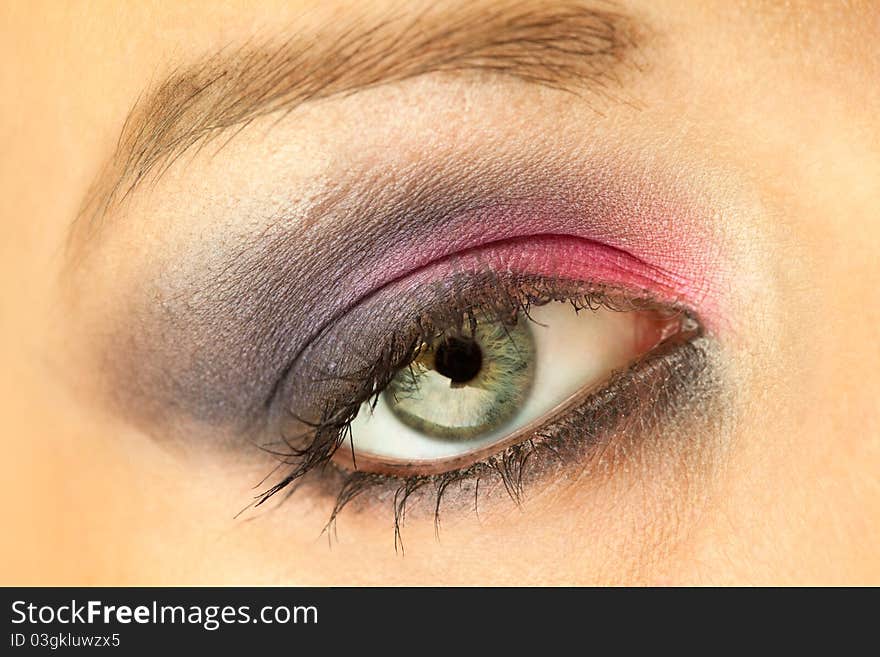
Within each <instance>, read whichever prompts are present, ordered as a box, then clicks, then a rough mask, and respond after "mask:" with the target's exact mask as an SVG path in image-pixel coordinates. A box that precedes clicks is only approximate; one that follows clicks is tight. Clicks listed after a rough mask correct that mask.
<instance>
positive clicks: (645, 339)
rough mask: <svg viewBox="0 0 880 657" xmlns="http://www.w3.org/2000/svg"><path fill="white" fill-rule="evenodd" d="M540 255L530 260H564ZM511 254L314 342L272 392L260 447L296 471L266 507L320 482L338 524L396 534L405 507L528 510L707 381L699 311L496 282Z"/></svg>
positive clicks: (609, 287) (410, 288)
mask: <svg viewBox="0 0 880 657" xmlns="http://www.w3.org/2000/svg"><path fill="white" fill-rule="evenodd" d="M544 242H545V243H542V240H541V239H535V240H533V241H532V242H531V243H530V244H529V245H528V246H526V247H525V248H524V249H523V250H525V251H533V252H537V251H542V250H543V251H545V255H549V254H552V252H553V250H554V249H556V248H559V247H560V243H559V242H560V241H559V240H546V241H544ZM563 242H564V241H563ZM573 242H574V243H575V244H574V245H571V244H569V245H568V247H569V248H575V249H576V248H577V247H578V245H577V240H573ZM511 248H523V245H522V244H514V245H510V244H507V245H504V244H502V245H500V246H498V245H491V246H489V247H487V248H485V249H481V250H479V251H478V252H477V253H468V254H466V255H465V256H452V257H450V258H446V259H443V260H442V261H441V262H439V263H436V264H434V265H429V266H427V267H425V268H422V269H420V270H419V271H418V272H417V273H416V274H414V275H412V276H407V277H404V278H402V279H401V280H398V281H395V282H394V283H392V284H391V285H388V286H386V287H384V288H382V289H380V290H377V291H375V292H373V293H371V294H370V295H368V297H367V298H366V300H365V301H364V302H362V303H361V304H359V305H358V306H356V307H355V308H354V309H352V310H351V311H350V312H348V313H347V314H346V315H345V316H344V317H341V318H339V319H338V320H337V321H336V322H334V323H333V324H332V325H330V326H328V327H326V328H325V329H323V330H322V331H321V332H320V333H319V334H318V335H317V336H316V337H315V339H314V340H313V341H312V342H311V343H310V344H309V346H308V347H307V348H306V349H304V350H303V351H302V353H301V354H300V355H299V356H298V357H297V359H296V362H295V364H294V365H293V366H292V367H291V369H290V370H289V371H288V372H287V373H286V377H287V378H286V381H285V382H284V383H283V384H282V385H280V386H279V387H278V389H277V391H276V394H275V399H274V400H273V404H275V410H274V421H273V425H274V426H275V427H277V429H276V431H277V432H278V433H279V435H280V436H281V438H280V440H278V439H276V440H270V442H269V443H267V444H266V445H265V446H264V447H265V449H267V451H269V452H271V453H272V454H274V455H275V456H277V457H279V458H280V460H281V462H282V463H283V464H284V466H285V467H286V468H287V471H286V472H285V474H284V476H283V477H281V479H280V481H278V482H277V483H275V484H274V485H272V486H271V487H269V488H268V489H267V490H265V491H264V492H263V493H262V495H261V496H260V497H259V499H258V503H260V504H261V503H263V502H265V501H267V500H268V499H270V498H271V497H273V496H274V495H275V494H277V493H279V492H281V491H282V490H284V489H285V488H287V487H289V486H292V485H294V484H296V483H302V482H308V483H309V484H310V485H311V486H312V487H313V489H317V490H319V491H320V492H321V493H322V494H326V495H330V496H333V497H334V500H335V502H334V506H333V511H332V514H331V520H332V519H335V517H336V516H337V514H338V513H340V512H341V511H342V509H343V508H344V507H345V506H347V505H349V504H351V503H353V502H355V501H357V503H360V504H363V503H365V502H366V503H370V502H379V503H383V502H384V503H387V505H388V508H389V510H390V512H391V513H393V515H394V518H395V527H399V523H400V521H401V518H402V517H403V515H404V513H405V511H406V509H407V507H412V506H421V507H422V508H423V509H428V510H430V511H431V512H432V513H434V514H435V520H437V519H438V518H439V514H440V512H441V509H442V508H443V506H444V504H446V503H450V504H453V505H454V504H455V501H456V499H458V500H459V501H461V500H465V499H466V500H471V499H476V500H477V503H494V502H497V499H498V498H499V497H512V498H513V499H514V500H515V501H519V500H520V499H521V498H522V496H523V495H526V494H528V491H529V488H530V487H540V486H541V485H542V482H546V480H547V479H548V478H550V479H552V478H553V477H554V476H555V475H558V474H559V473H560V472H562V471H564V470H565V469H571V468H572V467H577V465H578V464H582V463H583V462H584V460H588V459H590V458H591V457H595V456H596V455H597V454H599V453H601V452H602V451H603V450H604V449H605V448H607V446H608V445H609V444H613V442H614V441H615V440H620V436H619V435H618V434H619V433H620V432H621V431H623V432H626V431H630V432H631V431H632V428H633V427H640V430H642V431H648V430H649V429H650V425H651V423H653V422H657V421H659V419H660V418H662V416H663V415H664V414H665V413H671V412H673V411H674V409H675V406H676V405H677V404H681V403H684V401H685V398H686V397H687V396H688V393H687V391H688V390H690V386H692V385H694V384H695V383H696V382H698V381H702V380H703V376H702V375H703V371H704V369H705V366H706V362H705V361H706V354H705V352H704V349H703V345H702V340H703V339H704V331H703V328H702V326H701V324H700V322H699V320H698V319H697V317H696V316H695V315H694V313H693V312H692V311H691V310H689V309H688V308H686V307H684V306H683V305H681V304H680V303H678V302H677V301H675V300H674V299H660V298H657V297H656V296H653V295H652V293H651V291H649V290H646V289H637V288H627V287H625V286H622V285H619V284H614V283H613V281H612V282H605V281H597V280H590V279H589V278H582V279H577V278H571V277H564V276H558V275H551V274H550V273H549V272H547V271H544V272H543V273H534V272H530V271H528V270H527V266H525V265H524V267H525V268H524V269H522V270H518V269H517V268H516V267H517V265H514V266H512V267H508V268H507V269H505V270H501V271H499V270H496V269H495V268H494V266H493V264H492V263H493V262H496V261H498V260H499V259H498V257H497V255H498V254H497V251H499V250H509V249H511ZM599 248H601V247H597V246H595V245H592V246H590V247H589V249H590V250H591V251H595V250H596V249H599ZM594 255H595V254H594ZM504 261H505V262H507V263H508V264H509V263H510V262H511V260H510V259H509V258H506V259H504ZM513 262H516V259H514V260H513ZM523 262H524V263H525V262H528V260H524V261H523ZM480 487H482V488H483V492H482V494H481V493H480V490H479V489H480ZM459 506H460V505H459Z"/></svg>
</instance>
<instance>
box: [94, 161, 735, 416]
mask: <svg viewBox="0 0 880 657" xmlns="http://www.w3.org/2000/svg"><path fill="white" fill-rule="evenodd" d="M349 177H350V174H349ZM687 198H688V196H687V194H686V193H684V192H682V191H681V190H676V189H674V187H673V186H671V185H669V184H665V185H661V184H660V183H659V181H655V180H653V179H652V178H650V177H649V176H647V174H645V175H639V176H636V175H634V174H629V175H624V174H622V173H621V172H620V169H619V168H611V167H608V166H604V167H602V166H592V167H585V170H574V169H572V170H566V171H561V170H559V168H553V167H550V166H548V165H547V164H546V163H544V165H541V166H538V165H532V166H524V165H521V166H518V167H515V168H511V169H504V168H503V167H500V165H499V163H487V164H485V166H482V167H474V166H470V167H463V168H455V167H452V166H449V167H442V166H439V165H438V163H421V164H417V165H415V166H414V167H413V168H412V170H409V171H404V170H397V171H395V172H394V176H393V181H391V180H384V181H383V180H377V179H376V177H375V176H373V177H364V178H363V179H362V180H357V179H346V180H345V181H340V182H338V183H337V184H335V185H333V186H331V187H330V188H329V189H327V190H325V191H324V193H323V194H322V196H321V197H320V198H319V199H317V200H312V201H310V202H309V203H303V204H300V205H297V204H296V203H292V204H291V205H290V207H289V209H287V210H285V211H283V212H282V213H281V214H277V213H276V214H275V215H274V216H272V217H271V218H268V217H267V218H266V220H265V225H266V228H265V230H263V231H261V232H259V233H255V234H252V235H246V236H243V237H242V238H241V239H240V240H238V241H236V239H230V238H229V236H225V239H224V240H222V243H223V244H224V247H223V248H222V249H218V248H217V246H216V245H215V243H213V242H212V241H211V240H206V241H205V242H204V243H203V244H200V245H196V246H195V247H194V249H195V250H194V251H193V252H191V253H190V254H189V255H188V256H187V258H186V262H185V264H180V263H177V266H176V267H175V268H174V269H171V268H165V269H164V270H163V269H162V268H161V267H160V268H158V269H157V271H156V272H155V275H154V278H153V280H152V281H151V282H150V283H149V284H147V285H145V286H144V287H143V289H142V290H141V291H139V292H138V293H137V294H132V295H131V301H130V307H129V309H128V313H127V314H126V315H125V321H122V322H120V325H119V326H118V328H117V329H116V330H115V331H114V332H113V334H112V337H111V340H109V341H108V343H107V345H106V348H107V349H109V350H111V351H114V352H115V353H117V354H119V353H122V352H124V353H126V354H127V356H126V357H125V358H123V359H112V360H113V362H116V363H118V368H117V369H118V370H119V373H118V375H114V374H113V372H111V376H113V378H114V381H115V385H114V394H115V395H116V397H117V399H118V400H119V402H120V404H121V405H123V406H126V407H128V408H129V409H131V408H133V407H135V406H136V412H137V413H138V414H140V415H141V416H142V418H143V419H144V420H146V421H149V422H153V423H156V422H160V423H162V424H164V427H163V428H169V427H173V426H174V425H175V423H176V420H175V416H180V415H184V416H186V417H188V418H190V419H193V420H195V421H198V422H207V423H211V424H223V423H227V424H228V423H235V424H237V425H242V424H249V423H252V422H255V421H258V420H259V417H260V414H261V413H262V409H264V408H265V405H266V404H267V403H268V402H269V400H270V398H271V397H272V395H273V394H274V392H275V391H276V389H277V387H278V386H279V385H280V381H281V380H282V379H283V377H284V376H285V373H286V372H287V370H288V369H289V368H290V366H291V364H292V362H293V360H294V359H295V358H296V357H297V355H298V354H300V353H301V352H302V350H303V349H304V348H305V347H306V346H307V345H309V344H310V343H311V342H312V341H313V340H314V338H315V337H316V336H317V335H318V334H319V333H321V332H322V331H325V330H326V329H327V327H328V326H331V325H332V324H333V323H335V322H338V321H340V320H341V319H342V318H345V317H347V316H348V315H351V313H352V311H353V310H354V309H355V308H356V307H358V306H359V304H363V303H364V301H365V299H367V298H369V297H370V296H371V295H375V294H377V291H378V290H380V289H382V288H384V287H387V286H389V285H390V284H391V283H394V282H396V281H401V280H404V279H406V278H407V277H410V276H415V277H416V279H417V278H418V276H419V275H424V272H427V271H429V270H430V271H432V272H434V274H432V275H436V276H442V275H443V267H447V268H449V269H450V270H458V271H463V270H468V269H469V270H471V271H472V272H478V271H479V270H480V268H481V267H483V266H485V267H486V268H487V269H488V270H495V271H499V272H505V271H507V272H514V273H516V272H520V273H532V274H539V275H543V276H551V277H553V276H555V277H567V278H575V279H580V280H591V281H594V282H597V283H606V284H613V285H616V286H618V287H625V288H629V289H635V290H637V291H642V290H644V291H647V292H649V293H650V294H651V296H653V297H654V298H657V299H661V300H667V301H670V302H675V303H679V304H681V305H684V306H686V307H688V308H691V309H693V310H694V311H696V312H697V313H698V315H699V317H700V319H701V320H702V321H703V323H704V325H705V326H706V327H707V328H708V329H709V330H710V331H711V330H713V329H720V328H721V327H723V325H724V322H725V318H724V314H723V307H724V302H723V295H724V290H725V274H724V268H723V266H722V264H721V262H720V261H719V260H718V259H717V257H716V256H715V255H713V254H717V252H718V249H717V248H713V245H712V237H711V235H710V234H709V230H708V229H707V227H706V226H707V222H705V221H703V218H704V217H705V216H707V215H708V213H709V212H710V209H709V208H700V207H699V206H698V204H696V203H693V202H691V201H689V200H687ZM432 263H434V264H433V265H432ZM429 265H431V267H429ZM434 265H436V268H435V269H432V267H434ZM420 272H421V273H420ZM416 279H414V280H416ZM400 302H401V303H402V304H405V303H407V299H406V298H401V299H400ZM352 316H355V315H352ZM132 318H134V319H135V320H137V331H133V330H132ZM368 321H372V320H370V319H369V318H367V317H364V322H365V323H364V324H363V325H361V327H360V330H361V331H369V330H370V327H369V325H367V324H366V322H368ZM379 325H380V326H382V327H383V330H393V326H390V325H389V324H388V323H386V322H380V323H379ZM351 338H352V339H355V338H356V333H354V334H352V336H351ZM123 347H124V348H123ZM133 400H136V402H137V403H136V404H132V403H130V402H131V401H133Z"/></svg>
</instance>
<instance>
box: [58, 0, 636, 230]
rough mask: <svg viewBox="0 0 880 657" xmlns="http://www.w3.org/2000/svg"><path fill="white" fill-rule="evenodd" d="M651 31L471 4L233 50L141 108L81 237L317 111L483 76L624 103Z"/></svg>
mask: <svg viewBox="0 0 880 657" xmlns="http://www.w3.org/2000/svg"><path fill="white" fill-rule="evenodd" d="M609 6H610V5H608V4H607V3H605V4H603V7H609ZM644 31H645V30H644V26H641V25H640V24H638V23H637V22H636V21H635V20H634V19H633V18H631V17H628V16H626V15H624V14H621V13H619V12H617V11H614V10H612V9H610V8H601V9H600V8H596V7H595V6H592V5H587V4H585V3H583V2H577V1H569V2H565V1H563V2H558V3H554V4H550V5H548V4H547V3H534V2H508V3H503V4H500V5H498V4H493V5H492V6H491V7H489V6H486V5H481V4H472V3H467V4H466V5H465V6H457V7H449V6H446V5H444V6H443V7H442V8H439V9H438V8H436V7H433V8H429V9H426V10H423V11H421V12H419V13H417V14H414V15H412V14H404V15H395V16H392V17H389V18H386V19H384V20H379V21H377V22H374V23H370V22H368V21H367V20H366V19H363V18H361V19H359V20H358V19H354V20H352V21H351V22H349V23H348V24H343V25H340V26H336V27H327V28H324V29H322V30H319V31H318V32H316V33H313V34H311V35H306V34H294V35H293V36H291V37H289V38H287V39H285V40H282V41H280V42H279V41H278V40H277V39H275V40H271V41H269V42H267V43H263V44H258V43H254V42H253V41H251V42H248V43H245V44H244V45H242V46H241V47H239V48H238V49H236V50H230V49H229V48H224V49H222V50H221V51H219V52H217V53H215V54H212V55H209V56H207V57H204V58H203V59H201V60H200V61H197V62H195V63H193V64H192V65H189V66H187V67H186V68H182V69H179V70H176V71H174V72H173V73H172V74H171V75H170V76H168V77H167V78H165V79H164V80H163V81H162V82H160V83H159V84H158V85H156V86H154V87H153V89H152V90H149V91H147V92H145V93H143V94H142V95H141V97H140V98H138V100H137V101H136V102H135V104H134V106H133V107H132V109H131V111H130V112H129V114H128V116H127V118H126V119H125V122H124V124H123V127H122V130H121V133H120V135H119V138H118V141H117V145H116V149H115V151H114V153H113V154H112V156H111V158H110V159H109V161H108V162H107V163H106V164H105V165H104V167H103V169H102V171H101V172H100V174H99V175H98V178H97V179H96V181H95V182H94V183H93V185H92V186H91V187H90V189H89V191H88V193H87V195H86V199H85V201H84V203H83V205H82V206H81V210H80V212H79V214H78V217H77V220H76V221H75V222H74V227H73V228H74V230H73V231H72V233H73V232H79V231H81V230H85V231H86V232H87V233H90V232H91V231H92V230H94V229H96V228H97V226H99V225H100V224H101V223H102V220H103V218H104V217H105V215H106V214H107V213H108V212H109V211H111V210H112V209H114V208H115V207H117V206H118V205H119V204H120V203H121V202H122V201H124V200H125V198H127V197H128V196H129V195H130V194H131V193H132V192H133V191H134V190H135V188H136V187H137V186H138V185H139V184H140V183H141V182H143V181H144V180H146V179H148V178H150V177H151V176H152V177H153V178H156V177H158V176H160V175H161V174H162V173H163V172H164V171H165V170H166V169H167V168H168V167H169V166H170V165H171V164H173V163H174V161H175V160H176V159H177V158H178V157H179V156H180V155H182V154H183V153H184V152H186V151H187V150H188V149H189V148H191V147H193V146H196V145H198V147H202V146H204V145H205V144H206V143H207V142H208V141H210V140H213V139H215V138H217V137H218V136H220V135H221V134H225V133H227V132H231V134H230V136H229V137H228V138H229V139H231V138H232V137H233V136H234V135H235V134H237V133H238V132H239V131H240V130H243V129H244V128H245V127H247V126H248V124H250V123H251V122H252V121H254V120H255V119H258V118H261V117H264V116H267V115H270V114H273V113H276V112H284V113H288V112H291V111H292V110H294V109H295V108H296V107H298V106H299V105H301V104H302V103H306V102H309V101H313V100H318V99H325V98H330V97H332V96H337V95H348V94H353V93H356V92H357V91H360V90H364V89H369V88H371V87H376V86H379V85H384V84H389V83H394V82H402V81H405V80H408V79H411V78H415V77H418V76H423V75H427V74H431V73H442V74H472V75H473V74H476V75H479V74H484V75H490V76H494V77H503V78H507V79H514V80H519V81H522V82H525V83H530V84H536V85H541V86H544V87H549V88H552V89H557V90H561V91H566V92H570V93H574V94H577V95H580V94H582V93H583V92H585V91H589V92H590V93H594V94H600V95H605V96H612V97H613V94H611V91H610V90H611V88H613V87H614V86H617V85H619V84H620V77H619V71H620V69H621V67H622V66H623V65H624V64H626V63H631V64H635V62H634V61H633V60H632V58H631V57H628V53H630V52H631V51H633V50H635V48H636V45H637V43H639V41H640V39H641V37H642V35H643V34H644ZM636 67H638V66H637V65H636Z"/></svg>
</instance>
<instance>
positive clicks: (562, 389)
mask: <svg viewBox="0 0 880 657" xmlns="http://www.w3.org/2000/svg"><path fill="white" fill-rule="evenodd" d="M668 323H669V319H668V317H666V318H658V316H657V314H656V313H653V312H651V311H629V312H619V311H613V310H608V309H605V308H600V309H598V310H580V311H576V310H575V309H574V308H573V307H572V305H571V304H568V303H562V302H551V303H547V304H545V305H542V306H538V307H534V308H532V309H530V311H529V314H528V317H527V316H525V315H524V314H520V315H519V316H518V317H516V318H515V320H514V321H510V322H508V321H504V322H502V321H492V322H487V321H477V322H476V324H475V325H474V326H472V327H466V328H464V329H461V330H460V331H458V332H453V333H445V334H443V335H442V336H439V337H438V338H437V339H436V340H435V341H434V342H432V343H430V344H423V345H421V347H420V348H419V350H418V355H417V357H416V358H415V359H414V360H413V362H412V363H411V364H410V365H409V366H408V367H405V368H403V369H401V370H400V371H399V372H398V373H397V374H396V375H395V377H394V378H393V380H392V381H391V382H390V384H389V385H388V386H387V387H386V388H385V390H384V391H383V392H382V393H381V394H380V395H379V396H378V398H377V399H375V400H373V401H371V402H370V403H366V404H364V406H363V407H362V408H361V410H360V412H359V413H358V415H357V417H356V418H355V419H354V421H353V422H352V424H351V432H350V434H349V436H348V437H347V438H346V444H344V445H343V446H342V448H341V449H340V450H339V451H338V453H339V454H340V455H341V456H342V457H343V458H346V455H348V454H351V453H353V454H354V465H356V466H357V467H358V468H359V469H369V470H372V471H377V472H382V471H384V469H385V468H387V469H388V471H394V470H395V469H398V468H400V467H401V466H413V467H424V468H425V469H426V470H427V471H433V472H437V471H444V465H443V464H444V463H445V462H452V461H454V462H455V467H461V462H462V460H464V459H466V458H467V457H468V455H471V454H481V455H484V454H485V453H486V452H487V450H491V448H492V447H493V446H494V445H496V444H497V445H498V446H499V449H500V448H501V446H502V444H506V442H507V441H508V440H509V437H510V436H512V435H515V434H517V433H518V432H521V431H522V430H524V429H525V428H526V427H535V426H539V425H540V424H541V422H542V421H548V420H549V419H550V417H551V416H552V414H553V410H554V409H556V408H558V407H561V406H564V405H565V404H566V402H567V401H569V400H571V399H572V398H573V397H575V396H576V395H578V394H579V393H581V392H583V391H584V390H585V389H589V388H591V387H595V386H599V385H601V384H602V383H604V382H605V381H606V380H608V378H609V377H610V376H611V374H612V373H613V372H614V371H615V370H620V369H623V368H625V367H627V366H628V365H629V364H630V363H632V362H633V361H634V360H636V359H637V358H638V357H639V356H641V355H643V354H644V353H646V352H647V351H649V350H650V349H651V348H652V347H653V346H654V345H656V344H657V342H659V340H660V339H661V337H662V335H663V331H664V330H665V329H664V326H668ZM475 460H476V459H475ZM451 467H452V466H451V465H450V467H449V468H445V469H451Z"/></svg>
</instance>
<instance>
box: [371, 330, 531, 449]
mask: <svg viewBox="0 0 880 657" xmlns="http://www.w3.org/2000/svg"><path fill="white" fill-rule="evenodd" d="M534 353H535V344H534V340H533V338H532V332H531V330H530V329H529V326H528V321H526V320H524V319H523V318H520V320H519V321H517V323H516V324H513V325H510V324H504V323H501V322H493V323H478V324H477V326H476V328H475V330H474V331H473V334H471V333H459V334H456V335H445V336H443V337H442V338H439V339H438V340H437V341H436V342H434V343H432V344H427V345H423V347H422V350H421V352H420V354H419V357H418V358H417V359H416V360H415V361H413V363H412V364H411V365H410V366H409V367H408V368H405V369H403V370H401V371H400V372H399V373H398V374H397V376H396V377H394V379H393V380H392V381H391V383H390V384H389V385H388V387H387V388H386V389H385V393H384V394H385V400H386V402H387V404H388V406H389V407H390V409H391V411H392V412H393V413H394V415H395V416H396V417H397V419H398V420H400V421H401V422H402V423H403V424H405V425H407V426H409V427H412V428H413V429H416V430H418V431H421V432H422V433H424V434H427V435H429V436H436V437H438V438H475V437H477V436H481V435H483V434H486V433H488V432H490V431H492V430H494V429H497V428H498V427H500V426H502V425H503V424H504V423H505V422H507V421H508V420H510V419H512V418H513V416H514V415H515V414H516V412H517V411H518V410H519V409H520V408H521V407H522V405H523V403H524V402H525V400H526V397H527V396H528V393H529V391H530V389H531V386H532V379H533V377H534Z"/></svg>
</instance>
